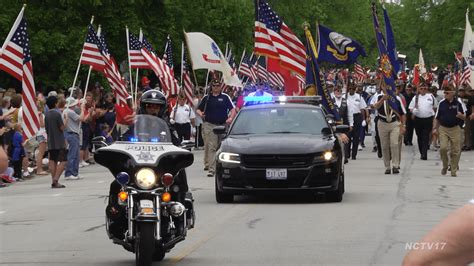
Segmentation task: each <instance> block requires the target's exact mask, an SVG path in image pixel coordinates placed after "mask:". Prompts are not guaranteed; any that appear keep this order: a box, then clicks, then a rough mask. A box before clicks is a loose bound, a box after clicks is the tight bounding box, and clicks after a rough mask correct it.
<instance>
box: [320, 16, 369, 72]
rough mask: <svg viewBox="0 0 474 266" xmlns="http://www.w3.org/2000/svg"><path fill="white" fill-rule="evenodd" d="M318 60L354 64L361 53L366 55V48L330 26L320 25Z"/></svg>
mask: <svg viewBox="0 0 474 266" xmlns="http://www.w3.org/2000/svg"><path fill="white" fill-rule="evenodd" d="M318 33H319V45H318V62H319V63H320V62H329V63H332V64H353V63H355V61H356V59H357V57H358V56H359V55H362V56H366V54H365V50H364V48H363V47H362V46H361V45H360V44H359V43H358V42H356V41H354V40H352V39H351V38H349V37H346V36H344V35H342V34H340V33H337V32H335V31H333V30H331V29H330V28H327V27H324V26H323V25H321V24H319V25H318Z"/></svg>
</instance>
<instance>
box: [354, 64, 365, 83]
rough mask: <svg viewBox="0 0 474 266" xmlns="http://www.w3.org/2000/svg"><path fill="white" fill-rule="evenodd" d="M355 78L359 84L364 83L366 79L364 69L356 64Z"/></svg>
mask: <svg viewBox="0 0 474 266" xmlns="http://www.w3.org/2000/svg"><path fill="white" fill-rule="evenodd" d="M354 71H355V78H356V80H357V82H363V81H364V79H365V74H364V69H363V68H362V66H361V65H360V64H358V63H355V64H354Z"/></svg>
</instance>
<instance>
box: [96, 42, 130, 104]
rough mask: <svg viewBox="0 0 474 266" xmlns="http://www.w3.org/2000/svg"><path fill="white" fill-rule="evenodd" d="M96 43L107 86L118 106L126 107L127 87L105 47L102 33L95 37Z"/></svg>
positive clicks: (105, 43)
mask: <svg viewBox="0 0 474 266" xmlns="http://www.w3.org/2000/svg"><path fill="white" fill-rule="evenodd" d="M97 41H98V43H97V46H98V47H99V50H100V53H101V55H102V59H103V60H104V62H105V69H104V73H105V77H106V78H107V81H108V82H109V85H110V87H111V88H112V91H113V92H114V94H115V98H117V102H118V103H119V104H120V105H126V104H127V98H128V97H129V94H128V92H127V86H126V84H125V80H124V79H123V78H122V75H121V74H120V71H119V67H118V65H117V63H116V62H115V59H114V58H113V56H112V55H111V54H110V51H109V48H108V47H107V42H106V41H105V35H104V34H103V33H102V34H101V35H100V36H97Z"/></svg>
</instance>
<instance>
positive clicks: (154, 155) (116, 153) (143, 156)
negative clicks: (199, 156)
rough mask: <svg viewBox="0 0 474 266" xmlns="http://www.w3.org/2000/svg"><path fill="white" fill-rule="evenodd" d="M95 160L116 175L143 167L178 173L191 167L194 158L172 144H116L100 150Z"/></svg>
mask: <svg viewBox="0 0 474 266" xmlns="http://www.w3.org/2000/svg"><path fill="white" fill-rule="evenodd" d="M94 159H95V161H96V162H97V163H99V164H100V165H103V166H105V167H107V168H109V170H110V171H111V172H112V173H114V174H115V173H116V172H120V171H125V170H128V169H133V168H137V167H142V166H150V167H158V168H166V169H168V168H169V169H168V170H169V171H172V172H176V171H178V170H179V169H182V168H185V167H188V166H190V165H191V164H192V163H193V161H194V156H193V154H192V153H191V152H190V151H187V150H185V149H181V148H179V147H176V146H174V145H173V144H172V143H153V142H139V143H130V142H115V143H114V144H112V145H110V146H107V147H103V148H100V149H98V150H97V151H96V152H95V154H94Z"/></svg>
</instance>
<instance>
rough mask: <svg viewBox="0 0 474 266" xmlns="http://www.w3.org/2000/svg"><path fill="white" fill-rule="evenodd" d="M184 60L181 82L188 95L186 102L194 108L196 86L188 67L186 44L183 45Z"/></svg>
mask: <svg viewBox="0 0 474 266" xmlns="http://www.w3.org/2000/svg"><path fill="white" fill-rule="evenodd" d="M181 50H182V51H181V53H182V55H183V56H182V58H183V62H181V64H182V66H181V67H182V73H181V82H182V83H183V89H184V94H185V95H186V100H187V101H188V104H189V105H190V106H191V107H193V106H194V103H193V89H194V84H193V82H192V81H191V74H190V67H189V65H188V60H187V56H186V49H185V47H184V43H183V44H182V49H181Z"/></svg>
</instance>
